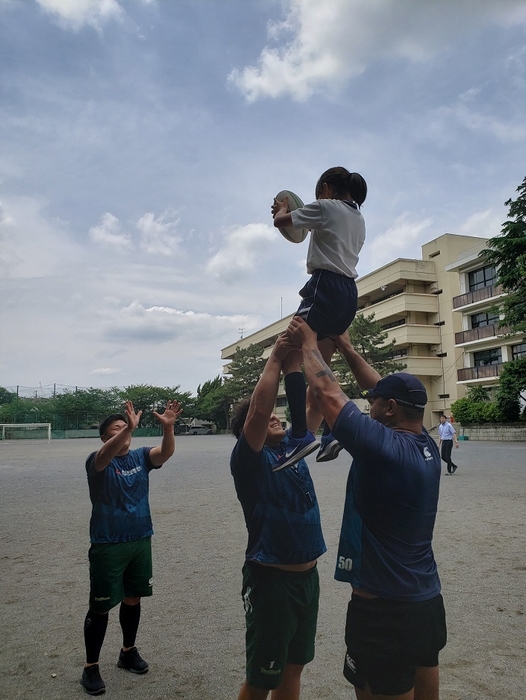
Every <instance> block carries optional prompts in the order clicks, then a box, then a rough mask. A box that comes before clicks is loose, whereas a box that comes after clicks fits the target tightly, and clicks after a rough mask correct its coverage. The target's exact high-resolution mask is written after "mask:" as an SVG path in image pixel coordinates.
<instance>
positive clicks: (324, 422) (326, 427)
mask: <svg viewBox="0 0 526 700" xmlns="http://www.w3.org/2000/svg"><path fill="white" fill-rule="evenodd" d="M330 434H331V429H330V428H329V426H328V425H327V423H326V421H323V433H322V437H327V435H330Z"/></svg>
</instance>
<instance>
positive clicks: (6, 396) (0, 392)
mask: <svg viewBox="0 0 526 700" xmlns="http://www.w3.org/2000/svg"><path fill="white" fill-rule="evenodd" d="M14 399H16V394H15V393H14V392H12V391H8V390H7V389H5V388H4V387H3V386H0V405H2V404H4V403H12V402H13V401H14Z"/></svg>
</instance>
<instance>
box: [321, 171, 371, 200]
mask: <svg viewBox="0 0 526 700" xmlns="http://www.w3.org/2000/svg"><path fill="white" fill-rule="evenodd" d="M324 182H326V183H327V185H329V186H330V188H331V190H332V194H333V195H334V199H344V198H345V195H347V194H350V195H351V197H352V198H353V199H354V201H355V202H356V204H357V205H358V206H359V207H361V206H362V204H363V203H364V202H365V198H366V197H367V183H366V182H365V180H364V179H363V177H362V176H361V175H360V174H359V173H350V172H349V171H348V170H347V169H346V168H342V167H340V166H338V167H336V168H329V169H328V170H326V171H325V172H324V173H323V175H322V176H321V177H320V179H319V180H318V182H317V183H316V198H318V197H319V195H320V194H321V191H322V186H323V183H324Z"/></svg>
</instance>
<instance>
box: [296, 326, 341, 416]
mask: <svg viewBox="0 0 526 700" xmlns="http://www.w3.org/2000/svg"><path fill="white" fill-rule="evenodd" d="M287 333H288V334H289V335H290V336H291V338H292V339H293V341H294V342H295V343H297V344H298V345H301V347H302V350H303V367H304V369H305V374H306V375H307V381H308V383H309V387H310V388H311V390H312V391H313V392H314V396H315V398H316V401H317V402H318V405H319V407H320V410H321V412H322V413H323V417H324V418H325V420H326V421H327V423H328V424H329V426H330V427H331V428H332V426H333V425H334V422H335V421H336V418H337V417H338V415H339V414H340V411H341V410H342V408H343V407H344V406H345V404H346V403H348V401H349V397H348V396H346V395H345V394H344V393H343V391H342V390H341V387H340V385H339V384H338V380H337V379H336V377H335V376H334V374H333V373H332V371H331V369H330V367H329V366H328V365H327V363H326V362H325V360H324V359H323V357H322V354H321V352H320V351H319V349H318V342H317V334H316V332H315V331H313V330H312V328H310V326H308V325H307V324H306V323H305V321H304V320H303V319H301V318H300V317H299V316H294V318H293V319H292V321H291V322H290V325H289V328H288V331H287Z"/></svg>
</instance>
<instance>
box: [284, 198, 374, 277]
mask: <svg viewBox="0 0 526 700" xmlns="http://www.w3.org/2000/svg"><path fill="white" fill-rule="evenodd" d="M290 214H291V217H292V225H293V226H294V228H307V229H310V231H311V237H310V243H309V251H308V253H307V272H308V273H312V272H314V270H331V271H332V272H336V273H338V274H340V275H345V276H346V277H352V278H353V279H356V277H358V273H357V272H356V266H357V264H358V257H359V254H360V250H361V249H362V246H363V244H364V241H365V221H364V218H363V216H362V215H361V213H360V210H359V209H358V208H355V205H354V206H353V205H351V204H349V203H347V202H344V201H343V200H341V199H317V200H316V201H315V202H312V204H306V205H305V206H304V207H301V208H300V209H295V210H294V211H291V212H290Z"/></svg>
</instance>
